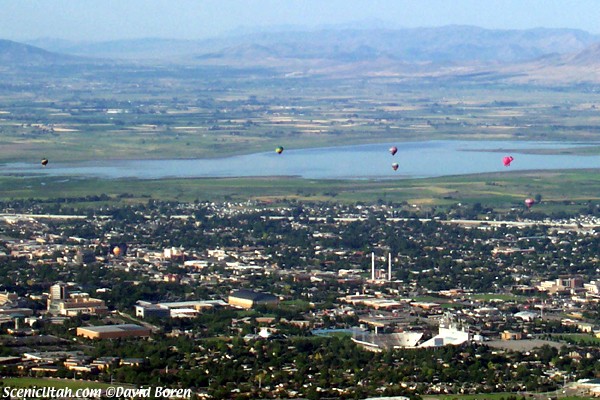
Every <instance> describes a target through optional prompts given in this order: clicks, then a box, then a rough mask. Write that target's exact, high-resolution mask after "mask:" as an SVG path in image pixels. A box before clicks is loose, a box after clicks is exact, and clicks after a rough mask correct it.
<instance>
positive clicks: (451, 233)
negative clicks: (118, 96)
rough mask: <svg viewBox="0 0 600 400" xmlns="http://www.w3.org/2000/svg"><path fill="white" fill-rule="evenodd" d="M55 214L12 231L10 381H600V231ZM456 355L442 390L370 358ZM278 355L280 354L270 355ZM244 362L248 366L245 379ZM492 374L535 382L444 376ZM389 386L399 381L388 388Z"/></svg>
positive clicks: (298, 384) (322, 212)
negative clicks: (346, 362)
mask: <svg viewBox="0 0 600 400" xmlns="http://www.w3.org/2000/svg"><path fill="white" fill-rule="evenodd" d="M40 207H43V206H40V205H35V206H27V205H26V204H17V203H12V204H10V205H5V209H10V210H11V212H9V213H8V212H7V213H5V214H2V215H1V216H0V229H1V232H2V254H1V255H2V258H3V263H2V265H3V267H2V276H1V277H0V284H1V287H2V290H3V291H2V292H0V307H1V308H0V318H1V321H2V325H1V326H2V327H3V331H4V335H3V336H2V338H1V340H2V343H3V346H4V347H3V348H4V349H5V350H4V354H3V355H4V356H5V357H4V358H3V359H2V365H3V366H2V369H3V374H5V375H8V376H10V375H15V376H22V375H29V376H56V377H59V376H62V377H68V376H71V377H80V378H86V379H89V378H94V379H100V380H104V381H113V380H117V381H120V382H123V383H128V384H136V383H142V382H143V381H144V380H147V379H149V377H151V376H154V377H155V378H156V379H160V381H161V382H171V383H170V384H172V385H173V387H177V385H180V386H181V385H184V382H185V385H187V386H185V385H184V386H181V387H185V388H188V387H191V388H193V393H194V395H196V396H201V397H211V396H214V397H222V396H225V392H224V390H225V391H229V392H228V393H229V395H230V396H234V395H235V396H238V397H240V398H244V396H249V397H252V396H266V397H269V396H287V397H304V396H308V397H311V398H312V397H314V398H318V397H319V396H323V395H329V396H335V395H337V396H341V397H353V396H355V395H356V393H362V394H364V395H365V396H367V395H373V394H379V395H392V394H394V395H406V396H413V397H414V396H419V395H424V394H435V393H469V392H470V391H472V392H475V393H476V392H481V391H532V392H536V391H537V392H541V391H542V389H543V390H555V389H557V388H558V387H562V386H564V385H566V380H568V381H569V382H570V383H571V385H575V384H576V383H577V381H579V380H581V379H591V378H594V377H595V373H594V371H596V370H597V367H598V364H597V361H596V360H597V359H598V356H600V353H599V352H598V350H597V346H593V345H592V344H594V343H596V341H597V340H600V326H598V325H597V321H598V313H599V312H600V308H599V303H598V300H599V299H600V297H599V295H598V293H599V291H600V289H599V284H598V282H599V280H598V279H599V275H598V265H600V264H599V262H598V261H599V260H598V252H597V249H598V248H599V245H598V243H599V240H600V235H599V233H598V232H599V229H600V218H599V217H598V216H594V215H581V216H577V217H571V218H570V219H564V218H561V219H552V218H548V217H546V218H545V219H543V220H541V221H536V220H532V219H529V218H526V217H527V214H524V213H523V211H522V210H515V211H514V215H513V216H509V217H510V218H511V220H507V221H499V220H495V219H493V215H490V214H485V215H480V216H476V218H471V219H468V220H467V219H464V218H461V215H458V214H460V210H458V211H457V212H456V214H457V215H456V218H450V217H449V216H447V215H446V216H441V215H440V216H433V217H431V216H430V217H429V218H426V217H423V216H421V215H419V211H418V210H414V209H413V208H412V207H411V206H410V205H406V204H399V205H392V204H390V205H373V206H363V205H355V206H351V205H345V204H325V203H315V204H306V203H305V204H302V205H299V204H293V203H289V204H283V205H281V206H273V205H270V204H260V203H251V202H247V203H239V204H234V203H226V204H215V203H194V204H184V203H181V204H180V203H161V202H155V201H149V202H148V204H145V205H130V206H112V207H101V208H100V209H99V210H98V211H97V213H96V212H94V213H93V214H92V213H89V212H87V213H80V214H77V211H78V210H75V209H71V208H70V207H65V209H60V210H54V211H55V212H56V214H51V213H50V211H51V210H44V209H40ZM44 211H45V212H47V214H44ZM464 211H466V212H469V213H470V212H471V211H470V210H464ZM61 213H64V214H61ZM490 217H492V218H490ZM505 218H506V216H505ZM495 222H498V223H495ZM340 335H341V336H340ZM340 337H344V338H346V339H345V340H342V339H340ZM216 338H219V341H217V342H215V341H214V340H215V339H216ZM307 340H308V342H307ZM346 340H347V341H346ZM119 343H127V347H126V348H127V349H128V350H123V347H122V346H120V344H119ZM302 343H304V344H302ZM222 346H225V347H226V348H229V351H228V352H226V353H224V352H223V348H222ZM282 346H284V347H285V346H287V348H288V350H290V351H289V352H287V353H286V355H285V356H284V355H282V354H280V353H278V350H275V349H277V348H280V347H282ZM299 346H309V348H307V349H308V350H307V352H302V354H303V355H302V357H309V358H310V357H317V358H316V359H315V360H314V361H315V362H316V364H319V363H321V362H323V357H325V356H326V354H329V350H327V351H325V353H323V350H321V351H317V349H318V348H323V347H322V346H325V347H324V348H325V349H329V348H339V346H342V348H343V349H344V350H341V348H339V351H341V352H342V353H347V354H346V356H347V357H350V359H353V358H352V357H358V358H356V361H354V362H357V363H358V364H357V366H361V368H363V369H364V370H363V372H362V373H361V374H358V373H357V372H351V371H352V369H350V370H348V369H346V370H340V372H341V371H346V372H344V373H342V374H341V375H339V376H337V375H335V374H337V372H330V374H334V375H335V377H334V376H329V377H327V379H326V380H325V381H324V380H323V379H324V378H323V375H322V372H318V371H316V370H313V369H312V368H313V367H314V366H313V367H310V366H309V365H304V364H302V363H300V362H299V359H297V358H296V359H295V360H296V361H292V359H293V358H294V357H299V354H300V353H298V354H297V355H294V354H296V353H295V352H294V351H291V349H292V348H296V349H299V348H300V347H299ZM315 346H316V347H315ZM349 346H350V347H349ZM183 347H185V350H184V349H183ZM311 348H312V349H313V350H310V349H311ZM447 348H454V349H456V350H452V351H449V350H444V351H443V353H439V354H440V357H441V358H440V359H442V360H445V361H440V364H439V365H438V364H437V363H436V362H434V363H433V364H432V365H431V366H429V367H428V368H433V369H432V370H431V372H429V374H431V376H429V378H424V377H423V376H421V373H419V372H418V371H419V370H420V369H419V368H417V367H416V364H415V365H414V368H416V369H415V372H414V373H413V378H412V379H410V380H408V381H406V380H404V381H403V383H402V384H394V385H392V386H386V385H383V386H382V383H381V382H378V379H379V378H374V376H371V373H374V372H375V371H372V372H370V371H371V370H370V366H369V365H368V364H362V362H361V361H359V360H360V359H362V357H366V358H373V357H376V358H374V359H373V360H374V361H373V362H372V363H371V364H370V365H371V367H373V368H375V366H379V365H380V364H379V363H378V361H377V360H378V359H380V360H381V362H382V363H383V364H381V366H380V367H378V368H383V369H384V370H385V371H387V369H388V368H392V367H393V366H394V365H396V363H397V362H398V361H394V360H400V359H401V358H402V357H404V358H406V357H408V358H411V357H414V360H415V361H416V360H417V359H420V357H422V356H423V355H422V354H425V353H423V352H432V351H438V350H435V349H447ZM257 351H258V352H259V353H256V352H257ZM265 351H269V352H271V353H272V354H279V357H278V358H272V355H271V356H268V355H267V354H266V353H265V354H263V355H262V356H260V357H258V355H259V354H262V353H260V352H265ZM313 351H314V352H313ZM440 351H441V350H440ZM247 352H250V353H247ZM273 352H274V353H273ZM252 353H254V354H255V355H256V356H257V357H258V358H256V359H255V361H252V360H251V359H246V358H247V354H252ZM236 354H237V355H238V356H239V357H240V359H244V360H245V361H243V362H241V361H239V362H235V363H234V364H232V365H229V364H230V363H229V361H234V359H235V357H236ZM245 354H246V355H245ZM351 354H354V355H353V356H352V355H351ZM361 354H364V355H361ZM367 354H370V355H368V356H367ZM419 354H421V355H419ZM427 354H430V353H427ZM432 354H436V353H432ZM441 354H445V355H444V356H441ZM232 357H233V358H232ZM289 357H291V358H289ZM327 357H336V356H335V355H333V354H329V355H327ZM377 357H380V358H377ZM390 357H392V359H390ZM398 357H400V358H398ZM473 357H476V358H483V359H487V358H489V360H488V361H486V362H489V363H492V364H494V365H496V363H497V362H498V361H499V360H500V359H502V360H504V361H502V365H503V367H502V368H505V367H506V365H513V364H514V368H515V371H516V370H519V371H520V370H521V368H525V369H524V370H523V371H522V373H520V374H516V375H515V374H512V375H510V374H509V375H510V377H508V376H507V375H506V372H500V370H498V368H499V365H498V367H494V368H492V369H491V370H490V371H488V373H489V374H491V375H490V376H488V377H487V378H483V377H480V376H479V377H478V379H479V380H477V379H473V380H472V382H471V383H468V382H467V384H465V385H462V384H461V385H459V384H457V383H456V381H455V380H454V381H453V380H448V379H449V378H448V376H446V375H445V374H446V373H445V372H443V371H444V368H448V367H450V366H452V365H455V363H464V362H465V360H467V359H472V358H473ZM498 357H500V359H499V358H498ZM531 357H533V358H531ZM446 358H447V359H446ZM261 359H262V360H263V361H262V362H261V361H259V360H261ZM384 359H385V363H384ZM219 360H222V361H219ZM228 360H229V361H228ZM286 360H288V361H286ZM494 360H496V361H494ZM330 361H332V362H334V364H335V363H336V362H339V361H340V360H338V361H335V359H334V358H333V359H331V360H330ZM434 361H435V359H434ZM534 361H535V363H536V365H537V366H538V368H536V369H531V368H530V366H531V365H532V363H534ZM265 363H266V364H265ZM506 363H508V364H506ZM316 364H315V365H316ZM266 365H272V367H273V368H277V371H279V372H277V373H275V370H273V371H272V372H269V369H268V368H267V369H265V368H266ZM302 365H304V367H302ZM411 365H412V364H411ZM490 365H491V364H490ZM444 366H447V367H444ZM439 367H441V368H442V369H441V370H439V371H438V370H437V368H439ZM222 368H228V369H229V371H230V372H231V371H232V369H233V370H235V371H236V372H235V376H237V378H236V379H238V381H239V382H240V383H239V385H236V387H233V386H231V385H230V384H229V383H227V382H232V380H231V379H232V378H231V376H230V375H228V376H227V377H224V376H221V375H220V373H219V371H221V369H222ZM303 368H304V369H303ZM453 368H454V367H453ZM436 371H437V372H436ZM494 371H495V372H494ZM422 372H423V371H422ZM388 373H398V371H397V368H392V369H390V370H389V371H388V372H385V373H384V374H382V376H381V379H385V376H387V375H386V374H388ZM281 374H283V375H285V374H290V375H294V377H295V378H294V379H292V380H290V379H284V378H283V375H281ZM299 374H301V375H302V377H300V375H299ZM364 374H366V375H364ZM360 375H364V376H363V377H362V378H359V376H360ZM169 376H170V377H172V379H167V378H166V377H169ZM257 376H258V377H260V379H258V378H256V377H257ZM445 376H446V378H444V377H445ZM500 376H504V378H503V379H502V380H497V379H498V378H499V377H500ZM175 377H177V379H175ZM334 378H335V379H334ZM152 379H154V378H152ZM332 379H333V381H335V382H337V384H336V386H332V385H331V384H329V385H326V384H325V382H332ZM429 381H431V382H434V383H435V384H433V385H431V384H427V382H429ZM284 382H286V383H284ZM592 386H593V385H592ZM590 387H591V386H590V385H589V383H588V388H587V389H585V390H586V391H587V392H590V393H591V391H593V390H595V389H593V388H590ZM359 389H360V390H359ZM238 390H239V391H238ZM577 390H580V389H577ZM581 390H584V389H581ZM244 393H245V394H244Z"/></svg>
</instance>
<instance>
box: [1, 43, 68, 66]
mask: <svg viewBox="0 0 600 400" xmlns="http://www.w3.org/2000/svg"><path fill="white" fill-rule="evenodd" d="M65 58H70V57H69V56H63V55H60V54H56V53H53V52H50V51H46V50H43V49H40V48H38V47H34V46H30V45H26V44H23V43H18V42H13V41H10V40H2V39H0V64H1V65H4V66H6V65H32V64H40V63H55V62H58V61H61V60H64V59H65Z"/></svg>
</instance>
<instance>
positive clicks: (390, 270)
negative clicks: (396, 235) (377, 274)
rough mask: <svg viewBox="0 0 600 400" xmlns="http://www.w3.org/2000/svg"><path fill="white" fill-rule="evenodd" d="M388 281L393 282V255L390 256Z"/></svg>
mask: <svg viewBox="0 0 600 400" xmlns="http://www.w3.org/2000/svg"><path fill="white" fill-rule="evenodd" d="M388 281H390V282H391V281H392V253H389V254H388Z"/></svg>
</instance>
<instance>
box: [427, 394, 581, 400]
mask: <svg viewBox="0 0 600 400" xmlns="http://www.w3.org/2000/svg"><path fill="white" fill-rule="evenodd" d="M515 396H516V398H517V400H520V399H523V398H525V399H531V400H542V399H543V400H546V399H548V398H554V397H552V396H548V395H545V394H544V395H542V394H535V395H531V394H526V395H524V394H518V393H482V394H465V395H455V394H449V395H440V396H423V400H501V399H505V400H506V399H508V398H511V397H512V398H514V397H515ZM560 399H561V400H563V399H565V400H582V399H589V397H580V396H564V397H563V396H561V397H560Z"/></svg>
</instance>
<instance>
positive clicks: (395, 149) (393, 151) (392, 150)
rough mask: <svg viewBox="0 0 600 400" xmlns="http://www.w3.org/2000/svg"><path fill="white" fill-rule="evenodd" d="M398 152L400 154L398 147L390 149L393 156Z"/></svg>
mask: <svg viewBox="0 0 600 400" xmlns="http://www.w3.org/2000/svg"><path fill="white" fill-rule="evenodd" d="M397 152H398V148H397V147H396V146H392V147H390V153H391V154H392V155H396V153H397Z"/></svg>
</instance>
